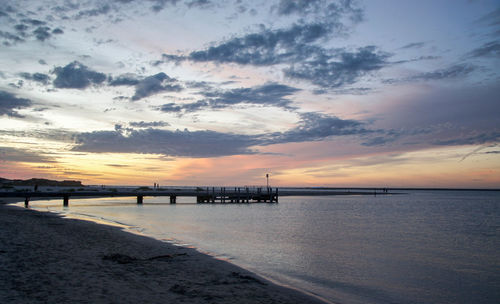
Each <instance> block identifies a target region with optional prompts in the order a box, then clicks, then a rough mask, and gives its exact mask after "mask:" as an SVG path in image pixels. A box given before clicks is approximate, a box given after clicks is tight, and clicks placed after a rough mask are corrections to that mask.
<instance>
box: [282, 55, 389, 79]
mask: <svg viewBox="0 0 500 304" xmlns="http://www.w3.org/2000/svg"><path fill="white" fill-rule="evenodd" d="M389 57H390V54H388V53H385V52H381V51H378V50H377V48H376V47H374V46H367V47H362V48H358V49H357V50H356V51H354V52H350V51H347V50H343V49H339V50H336V51H335V52H333V53H332V54H320V56H317V57H316V58H314V59H313V60H308V61H305V62H302V63H299V64H295V65H292V66H291V67H289V68H285V69H284V70H283V72H284V74H285V76H287V77H289V78H292V79H301V80H308V81H310V82H311V83H313V84H315V85H317V86H320V87H323V88H340V87H343V86H345V85H350V84H353V83H355V82H357V81H358V80H359V79H360V78H361V77H363V76H365V75H366V74H368V73H370V72H373V71H377V70H380V69H382V68H383V67H385V66H387V65H388V64H389V63H388V62H387V59H388V58H389Z"/></svg>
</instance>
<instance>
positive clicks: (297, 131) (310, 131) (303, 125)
mask: <svg viewBox="0 0 500 304" xmlns="http://www.w3.org/2000/svg"><path fill="white" fill-rule="evenodd" d="M300 118H301V120H300V121H299V123H298V125H297V126H296V127H295V128H292V129H290V130H288V131H286V132H276V133H271V134H256V135H243V134H235V133H221V132H215V131H208V130H206V131H188V130H187V129H186V130H184V131H180V130H176V131H169V130H161V129H152V128H148V129H140V130H133V129H128V130H126V131H125V130H123V129H122V128H116V129H115V130H114V131H94V132H91V133H80V134H78V135H76V136H75V139H76V140H75V144H76V145H75V146H74V148H73V149H72V150H73V151H82V152H113V153H149V154H162V155H165V156H177V157H219V156H228V155H242V154H257V153H260V152H259V151H258V150H256V149H255V148H253V147H258V146H268V145H273V144H283V143H291V142H307V141H317V140H322V139H326V138H329V137H332V136H347V135H364V134H368V133H370V132H371V131H369V130H366V129H364V127H363V124H362V123H361V122H358V121H355V120H343V119H340V118H338V117H334V116H328V115H325V114H320V113H302V114H300Z"/></svg>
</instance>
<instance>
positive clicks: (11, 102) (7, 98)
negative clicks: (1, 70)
mask: <svg viewBox="0 0 500 304" xmlns="http://www.w3.org/2000/svg"><path fill="white" fill-rule="evenodd" d="M32 104H33V102H32V101H31V100H29V99H26V98H17V97H15V96H14V95H13V94H11V93H9V92H6V91H0V115H7V116H10V117H18V118H22V117H24V116H22V115H20V114H19V113H17V111H16V110H18V109H22V108H27V107H29V106H31V105H32Z"/></svg>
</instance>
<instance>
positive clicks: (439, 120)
mask: <svg viewBox="0 0 500 304" xmlns="http://www.w3.org/2000/svg"><path fill="white" fill-rule="evenodd" d="M498 96H500V85H491V84H490V85H481V86H464V87H460V88H457V87H448V88H438V87H432V88H430V89H429V88H428V89H426V90H419V91H417V92H414V93H413V94H409V95H405V96H400V97H398V98H394V99H393V100H388V101H387V102H386V104H384V103H381V104H379V105H378V106H377V108H374V109H373V110H371V111H373V113H375V114H374V116H373V117H367V118H366V119H367V120H372V118H373V123H372V124H371V125H370V126H371V127H372V128H373V129H374V130H376V132H374V133H373V135H372V136H373V137H372V136H366V137H365V138H364V142H363V143H362V145H364V146H384V145H386V144H388V143H390V144H391V146H392V149H404V150H407V149H415V147H418V148H426V147H433V146H436V145H439V146H443V145H448V146H455V145H476V144H485V143H490V142H491V143H494V142H498V140H499V139H500V138H498V136H499V134H500V117H499V115H498V114H497V113H500V103H499V102H498ZM377 137H378V138H377Z"/></svg>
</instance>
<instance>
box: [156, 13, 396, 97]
mask: <svg viewBox="0 0 500 304" xmlns="http://www.w3.org/2000/svg"><path fill="white" fill-rule="evenodd" d="M335 30H337V28H336V27H335V26H333V25H332V24H329V23H306V24H294V25H292V26H291V27H289V28H286V29H277V30H270V29H264V30H262V31H260V32H258V33H251V34H247V35H244V36H241V37H234V38H231V39H229V40H227V41H224V42H221V43H219V44H216V45H213V46H211V47H209V48H208V49H205V50H200V51H194V52H191V53H190V54H189V55H187V56H181V55H169V54H164V55H163V60H165V61H174V62H179V61H182V60H190V61H194V62H214V63H236V64H240V65H255V66H271V65H277V64H286V65H288V66H287V67H285V68H284V69H283V72H284V75H285V76H286V77H288V78H291V79H298V80H306V81H310V82H312V83H313V84H315V85H317V86H320V87H322V88H339V87H342V86H345V85H349V84H352V83H354V82H356V81H357V80H358V79H359V78H360V77H362V76H364V75H366V74H368V73H370V72H373V71H376V70H379V69H381V68H383V67H385V66H386V65H388V62H387V59H388V58H389V57H390V54H388V53H385V52H382V51H380V50H378V49H377V48H376V47H374V46H365V47H360V48H358V49H356V50H354V51H349V50H347V49H343V48H339V49H325V48H323V47H321V46H318V45H317V44H318V43H319V42H320V41H321V40H322V39H325V38H327V37H329V36H330V35H331V34H332V33H333V32H334V31H335Z"/></svg>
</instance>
